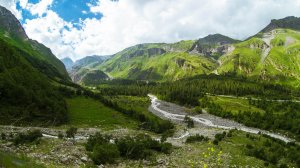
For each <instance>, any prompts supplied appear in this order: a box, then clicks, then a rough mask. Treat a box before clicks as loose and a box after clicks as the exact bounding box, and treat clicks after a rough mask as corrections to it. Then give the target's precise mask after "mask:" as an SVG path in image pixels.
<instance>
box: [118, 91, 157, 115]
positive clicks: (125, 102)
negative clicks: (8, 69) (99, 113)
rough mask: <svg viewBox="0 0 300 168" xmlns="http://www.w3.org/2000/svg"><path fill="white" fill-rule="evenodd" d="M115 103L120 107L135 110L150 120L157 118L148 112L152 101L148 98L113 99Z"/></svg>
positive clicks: (121, 97) (123, 97)
mask: <svg viewBox="0 0 300 168" xmlns="http://www.w3.org/2000/svg"><path fill="white" fill-rule="evenodd" d="M112 101H113V102H117V103H118V105H119V106H121V107H122V108H125V109H134V110H136V111H137V112H139V113H142V114H144V115H146V116H149V117H150V118H156V116H154V115H153V114H152V113H151V112H149V111H148V107H149V105H150V100H149V98H148V97H138V96H117V97H112Z"/></svg>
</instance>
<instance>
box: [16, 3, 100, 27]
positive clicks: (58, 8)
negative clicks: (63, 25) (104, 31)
mask: <svg viewBox="0 0 300 168" xmlns="http://www.w3.org/2000/svg"><path fill="white" fill-rule="evenodd" d="M39 2H40V0H28V3H32V4H37V3H39ZM95 2H96V1H94V0H92V1H87V0H54V1H53V3H52V5H51V6H49V8H48V9H49V10H53V11H55V12H56V13H57V14H58V15H59V16H60V17H61V18H63V19H64V20H65V21H67V22H72V23H78V22H79V19H81V20H85V19H87V18H96V19H100V18H101V17H102V15H101V14H100V13H97V14H95V13H91V12H89V10H90V9H89V6H88V4H91V5H95ZM16 7H17V10H19V11H21V12H22V17H23V19H22V20H21V22H22V23H23V24H24V23H25V20H26V19H30V20H31V19H35V18H37V17H38V16H37V15H32V14H31V13H30V12H29V11H28V10H26V9H23V8H22V7H21V6H20V2H17V3H16Z"/></svg>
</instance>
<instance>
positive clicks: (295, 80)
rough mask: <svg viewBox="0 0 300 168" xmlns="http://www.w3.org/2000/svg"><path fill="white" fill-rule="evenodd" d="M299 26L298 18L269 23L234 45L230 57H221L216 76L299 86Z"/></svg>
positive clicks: (228, 55)
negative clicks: (226, 75) (229, 76)
mask: <svg viewBox="0 0 300 168" xmlns="http://www.w3.org/2000/svg"><path fill="white" fill-rule="evenodd" d="M299 27H300V22H299V18H296V17H287V18H284V19H279V20H272V21H271V23H270V24H269V25H268V26H267V27H266V28H264V29H263V30H262V31H261V32H259V33H258V34H257V35H255V36H253V37H251V38H249V39H247V40H245V41H243V42H241V43H237V44H235V45H234V47H235V49H234V50H233V51H232V52H231V53H230V54H227V55H223V56H222V57H221V58H220V62H221V66H220V67H219V68H218V69H217V70H216V71H217V73H218V74H226V73H233V74H237V75H242V76H245V77H248V78H254V79H259V80H265V81H269V82H278V83H283V84H288V85H291V86H293V87H297V86H299V84H300V82H299V81H300V68H299V67H300V57H299V54H300V32H299V30H300V29H298V28H299Z"/></svg>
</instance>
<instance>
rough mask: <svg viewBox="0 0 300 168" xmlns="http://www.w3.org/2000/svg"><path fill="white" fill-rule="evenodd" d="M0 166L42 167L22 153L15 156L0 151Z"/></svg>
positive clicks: (18, 167)
mask: <svg viewBox="0 0 300 168" xmlns="http://www.w3.org/2000/svg"><path fill="white" fill-rule="evenodd" d="M2 166H3V167H5V168H44V166H42V165H40V164H37V163H36V162H34V161H32V160H31V159H29V158H27V157H26V156H24V155H21V156H17V155H15V154H12V153H6V152H1V151H0V167H2Z"/></svg>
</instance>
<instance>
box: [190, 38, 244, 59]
mask: <svg viewBox="0 0 300 168" xmlns="http://www.w3.org/2000/svg"><path fill="white" fill-rule="evenodd" d="M237 42H239V41H238V40H235V39H232V38H230V37H227V36H224V35H222V34H210V35H208V36H206V37H203V38H200V39H199V40H197V41H196V42H195V43H194V45H193V46H192V48H191V49H190V50H189V52H190V53H192V54H200V55H204V56H208V57H213V58H215V59H218V58H219V57H220V56H221V55H223V54H225V53H227V52H229V51H231V50H232V48H231V46H230V45H231V44H234V43H237Z"/></svg>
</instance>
